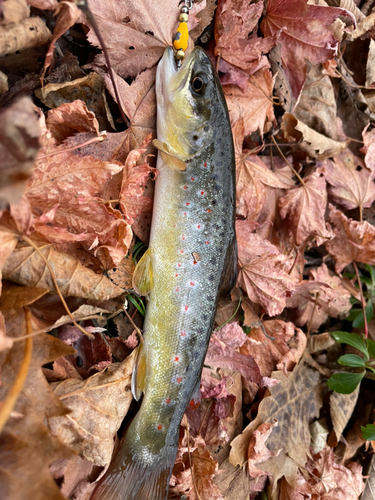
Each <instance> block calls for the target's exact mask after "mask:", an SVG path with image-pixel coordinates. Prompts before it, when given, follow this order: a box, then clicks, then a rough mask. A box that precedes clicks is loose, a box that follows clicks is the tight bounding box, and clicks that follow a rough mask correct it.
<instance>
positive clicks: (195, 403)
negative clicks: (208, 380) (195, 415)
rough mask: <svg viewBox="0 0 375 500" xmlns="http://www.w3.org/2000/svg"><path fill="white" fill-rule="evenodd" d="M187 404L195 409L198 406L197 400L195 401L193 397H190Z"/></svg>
mask: <svg viewBox="0 0 375 500" xmlns="http://www.w3.org/2000/svg"><path fill="white" fill-rule="evenodd" d="M189 406H190V409H191V410H196V409H197V408H198V407H199V401H197V402H195V401H194V399H192V400H191V401H190V403H189Z"/></svg>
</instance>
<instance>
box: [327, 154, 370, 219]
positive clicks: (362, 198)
mask: <svg viewBox="0 0 375 500" xmlns="http://www.w3.org/2000/svg"><path fill="white" fill-rule="evenodd" d="M324 176H325V178H326V180H327V182H328V183H329V184H330V185H331V186H329V187H328V194H329V196H330V198H331V199H332V200H333V201H334V202H335V203H338V204H340V205H342V206H343V207H344V208H346V209H347V210H353V209H354V208H357V207H359V208H360V210H361V211H362V209H363V208H369V207H371V205H372V203H373V202H374V200H375V183H374V181H375V171H371V170H370V169H368V168H366V167H365V165H364V164H363V161H362V160H361V159H360V158H358V157H356V156H354V155H353V153H352V152H351V151H349V150H348V149H346V150H345V151H343V152H342V153H340V154H339V155H337V156H336V157H335V158H334V159H333V160H325V162H324Z"/></svg>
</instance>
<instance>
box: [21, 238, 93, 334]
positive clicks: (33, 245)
mask: <svg viewBox="0 0 375 500" xmlns="http://www.w3.org/2000/svg"><path fill="white" fill-rule="evenodd" d="M20 238H22V239H23V240H24V241H25V242H26V243H27V244H28V245H30V246H31V247H33V249H34V250H35V251H36V253H37V254H38V255H39V256H40V257H41V258H42V259H43V260H44V262H45V264H46V266H47V267H48V270H49V272H50V274H51V278H52V281H53V284H54V285H55V288H56V292H57V294H58V296H59V297H60V300H61V302H62V304H63V306H64V308H65V311H66V312H67V314H68V316H69V318H70V319H71V320H72V323H73V324H74V326H76V327H77V328H78V329H79V330H80V331H81V332H82V333H84V334H85V335H87V336H88V337H90V339H94V338H95V336H94V335H93V334H92V333H89V332H87V331H86V330H85V329H84V328H82V327H81V326H80V325H79V324H78V323H77V322H76V320H75V319H74V317H73V314H72V313H71V312H70V309H69V307H68V304H67V303H66V302H65V299H64V297H63V295H62V293H61V291H60V288H59V285H58V284H57V280H56V276H55V273H54V270H53V269H52V267H51V265H50V263H49V262H48V260H47V259H46V258H45V256H44V255H43V253H42V252H41V251H40V249H39V248H38V246H37V245H35V243H34V242H33V240H32V239H31V238H29V237H28V236H26V235H24V234H20Z"/></svg>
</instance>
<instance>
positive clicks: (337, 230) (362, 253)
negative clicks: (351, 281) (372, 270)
mask: <svg viewBox="0 0 375 500" xmlns="http://www.w3.org/2000/svg"><path fill="white" fill-rule="evenodd" d="M329 218H330V221H331V222H332V224H334V238H333V239H332V240H330V241H328V242H327V243H326V248H327V250H328V252H329V253H330V254H331V255H332V257H333V258H334V259H335V261H336V266H335V269H336V272H338V273H340V272H341V271H342V270H343V269H344V267H346V266H348V265H349V264H351V263H352V262H363V263H365V264H368V265H370V266H373V265H375V228H374V226H372V225H371V224H369V223H368V222H367V221H364V222H357V221H355V220H353V219H348V218H347V217H346V216H345V215H344V214H343V213H342V212H341V211H340V210H337V209H336V208H334V207H333V205H329Z"/></svg>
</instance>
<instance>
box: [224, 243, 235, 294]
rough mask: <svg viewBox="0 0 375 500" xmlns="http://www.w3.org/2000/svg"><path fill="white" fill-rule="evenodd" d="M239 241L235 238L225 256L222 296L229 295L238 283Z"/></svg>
mask: <svg viewBox="0 0 375 500" xmlns="http://www.w3.org/2000/svg"><path fill="white" fill-rule="evenodd" d="M237 269H238V259H237V239H236V237H234V238H233V241H232V243H231V244H230V245H229V247H228V250H227V254H226V256H225V263H224V269H223V274H222V275H221V282H220V293H221V295H228V293H230V291H231V290H232V288H233V287H234V285H235V284H236V281H237Z"/></svg>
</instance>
